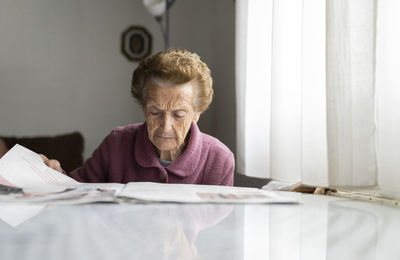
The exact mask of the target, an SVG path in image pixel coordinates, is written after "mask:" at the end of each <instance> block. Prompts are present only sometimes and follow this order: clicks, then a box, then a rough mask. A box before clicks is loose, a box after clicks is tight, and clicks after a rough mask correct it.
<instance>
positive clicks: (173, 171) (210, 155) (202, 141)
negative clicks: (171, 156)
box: [68, 123, 235, 186]
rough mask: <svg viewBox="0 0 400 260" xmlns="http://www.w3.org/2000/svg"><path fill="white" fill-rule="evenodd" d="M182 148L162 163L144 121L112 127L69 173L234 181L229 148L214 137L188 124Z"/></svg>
mask: <svg viewBox="0 0 400 260" xmlns="http://www.w3.org/2000/svg"><path fill="white" fill-rule="evenodd" d="M188 134H190V138H189V143H188V145H187V146H186V149H185V151H184V152H183V154H181V155H180V156H179V157H178V159H176V160H175V161H173V162H172V163H171V164H170V165H168V166H166V167H163V166H161V164H160V162H159V160H158V157H157V154H156V151H155V148H154V146H153V144H152V143H151V142H150V139H149V137H148V135H147V129H146V124H144V123H141V124H132V125H128V126H123V127H117V128H115V129H114V130H113V131H112V132H111V133H110V134H109V135H108V136H107V137H106V138H105V139H104V141H103V142H102V143H101V145H100V146H99V147H98V148H97V149H96V150H95V151H94V153H93V155H92V157H91V158H89V159H88V160H87V161H86V162H85V164H84V165H83V166H82V167H80V168H78V169H75V170H74V171H72V172H71V173H69V174H68V175H69V176H70V177H72V178H74V179H75V180H77V181H80V182H114V183H128V182H135V181H148V182H164V183H189V184H209V185H228V186H232V185H233V174H234V168H235V161H234V157H233V154H232V152H231V151H230V150H229V149H228V148H227V147H226V146H225V145H224V144H222V143H221V142H220V141H218V140H217V139H216V138H214V137H212V136H209V135H206V134H204V133H201V132H200V130H199V128H198V127H197V125H196V124H195V123H192V125H191V127H190V132H189V133H188Z"/></svg>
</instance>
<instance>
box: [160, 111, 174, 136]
mask: <svg viewBox="0 0 400 260" xmlns="http://www.w3.org/2000/svg"><path fill="white" fill-rule="evenodd" d="M161 128H162V129H163V130H164V131H165V132H168V131H169V130H171V129H172V118H171V116H169V115H164V116H163V118H162V121H161Z"/></svg>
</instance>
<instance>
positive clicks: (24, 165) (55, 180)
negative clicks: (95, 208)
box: [0, 144, 297, 204]
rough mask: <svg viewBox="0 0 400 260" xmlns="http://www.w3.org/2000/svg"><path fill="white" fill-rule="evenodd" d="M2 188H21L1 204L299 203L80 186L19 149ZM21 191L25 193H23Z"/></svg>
mask: <svg viewBox="0 0 400 260" xmlns="http://www.w3.org/2000/svg"><path fill="white" fill-rule="evenodd" d="M0 184H1V185H5V186H6V187H10V190H12V188H13V187H14V188H21V189H15V192H10V193H8V194H3V195H0V202H24V203H26V202H32V203H53V204H68V203H70V204H71V203H72V204H78V203H91V202H119V201H125V202H126V201H127V200H128V201H130V202H175V203H296V202H297V201H296V200H294V199H292V198H285V197H281V196H279V195H277V194H276V193H274V192H271V191H265V190H261V189H256V188H242V187H227V186H216V185H195V184H162V183H151V182H131V183H128V184H120V183H91V184H89V183H80V182H77V181H75V180H73V179H72V178H70V177H68V176H66V175H64V174H62V173H60V172H58V171H55V170H53V169H51V168H49V167H47V166H46V165H45V164H44V162H43V160H42V159H41V157H40V156H39V155H38V154H36V153H35V152H33V151H30V150H29V149H27V148H25V147H23V146H21V145H18V144H17V145H15V146H14V147H13V148H12V149H11V150H10V151H8V153H6V154H5V155H4V156H3V157H2V158H1V159H0ZM19 190H21V191H19Z"/></svg>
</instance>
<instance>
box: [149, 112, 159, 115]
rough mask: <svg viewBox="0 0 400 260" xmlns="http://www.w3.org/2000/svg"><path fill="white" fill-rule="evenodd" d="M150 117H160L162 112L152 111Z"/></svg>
mask: <svg viewBox="0 0 400 260" xmlns="http://www.w3.org/2000/svg"><path fill="white" fill-rule="evenodd" d="M150 115H152V116H159V115H160V112H157V111H152V112H150Z"/></svg>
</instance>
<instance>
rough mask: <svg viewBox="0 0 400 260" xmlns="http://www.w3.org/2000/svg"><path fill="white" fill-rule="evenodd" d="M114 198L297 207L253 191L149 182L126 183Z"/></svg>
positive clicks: (291, 200) (268, 193)
mask: <svg viewBox="0 0 400 260" xmlns="http://www.w3.org/2000/svg"><path fill="white" fill-rule="evenodd" d="M118 197H120V198H132V199H136V200H141V201H148V202H176V203H298V201H297V200H296V199H294V198H286V197H282V196H280V195H278V194H276V193H274V192H272V191H264V190H261V189H257V188H243V187H229V186H217V185H196V184H163V183H153V182H130V183H128V184H126V185H125V187H124V188H123V190H122V191H121V192H120V193H119V194H118Z"/></svg>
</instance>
